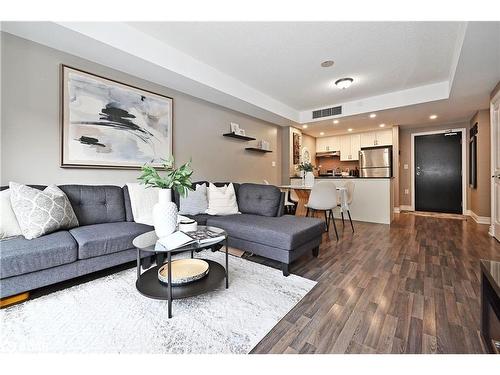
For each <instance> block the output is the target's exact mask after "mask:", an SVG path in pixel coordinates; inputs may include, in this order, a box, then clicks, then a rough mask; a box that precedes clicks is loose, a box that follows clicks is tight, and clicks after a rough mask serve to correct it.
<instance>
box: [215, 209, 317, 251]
mask: <svg viewBox="0 0 500 375" xmlns="http://www.w3.org/2000/svg"><path fill="white" fill-rule="evenodd" d="M207 225H210V226H214V227H219V228H222V229H224V230H225V231H226V232H227V233H228V235H229V236H230V237H235V238H239V239H242V240H246V241H251V242H257V243H260V244H262V245H267V246H272V247H277V248H279V249H283V250H293V249H295V248H297V247H298V246H300V245H302V244H304V243H306V242H308V241H310V240H312V239H314V238H316V237H320V236H322V234H323V233H324V231H325V222H324V221H323V220H321V219H316V218H312V217H297V216H291V215H284V216H279V217H268V216H260V215H250V214H241V215H230V216H215V217H214V216H211V217H209V218H208V220H207Z"/></svg>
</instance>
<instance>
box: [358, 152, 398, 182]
mask: <svg viewBox="0 0 500 375" xmlns="http://www.w3.org/2000/svg"><path fill="white" fill-rule="evenodd" d="M359 176H360V177H392V146H381V147H367V148H362V149H361V151H360V152H359Z"/></svg>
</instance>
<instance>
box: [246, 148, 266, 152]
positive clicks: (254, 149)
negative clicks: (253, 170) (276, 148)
mask: <svg viewBox="0 0 500 375" xmlns="http://www.w3.org/2000/svg"><path fill="white" fill-rule="evenodd" d="M245 150H248V151H256V152H272V151H271V150H264V149H263V148H258V147H245Z"/></svg>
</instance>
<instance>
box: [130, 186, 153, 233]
mask: <svg viewBox="0 0 500 375" xmlns="http://www.w3.org/2000/svg"><path fill="white" fill-rule="evenodd" d="M127 187H128V193H129V195H130V205H131V206H132V214H133V215H134V221H135V222H136V223H140V224H147V225H153V206H154V205H155V204H156V203H158V190H160V189H159V188H146V187H145V186H144V185H141V184H139V183H128V184H127Z"/></svg>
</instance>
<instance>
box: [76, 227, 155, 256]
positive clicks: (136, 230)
mask: <svg viewBox="0 0 500 375" xmlns="http://www.w3.org/2000/svg"><path fill="white" fill-rule="evenodd" d="M153 229H154V228H153V227H150V226H149V225H144V224H138V223H133V222H132V223H131V222H128V221H123V222H119V223H104V224H94V225H86V226H83V227H79V228H74V229H71V230H70V233H71V235H72V236H73V237H74V238H75V240H76V242H77V243H78V259H87V258H93V257H98V256H101V255H105V254H111V253H117V252H119V251H123V250H128V249H132V248H133V247H134V246H133V245H132V240H133V239H134V238H135V237H136V236H138V235H140V234H143V233H146V232H149V231H151V230H153Z"/></svg>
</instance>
